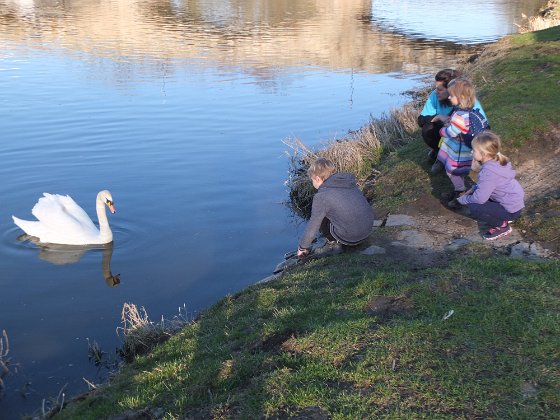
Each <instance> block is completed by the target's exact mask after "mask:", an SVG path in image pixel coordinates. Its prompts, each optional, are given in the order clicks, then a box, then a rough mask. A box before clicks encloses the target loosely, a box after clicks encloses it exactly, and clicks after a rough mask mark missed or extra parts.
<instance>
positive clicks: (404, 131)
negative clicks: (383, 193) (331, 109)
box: [284, 100, 420, 217]
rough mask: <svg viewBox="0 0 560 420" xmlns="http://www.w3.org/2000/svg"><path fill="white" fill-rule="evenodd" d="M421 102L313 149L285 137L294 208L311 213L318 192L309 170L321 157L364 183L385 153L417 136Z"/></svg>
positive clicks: (300, 211) (291, 202) (339, 170)
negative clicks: (414, 133) (312, 203)
mask: <svg viewBox="0 0 560 420" xmlns="http://www.w3.org/2000/svg"><path fill="white" fill-rule="evenodd" d="M419 103H420V102H419V101H418V100H415V101H413V102H411V103H408V104H406V105H404V106H403V107H402V108H399V109H394V110H392V111H391V112H390V113H389V115H385V114H384V115H382V116H381V117H380V118H371V120H370V122H369V123H368V124H367V125H365V126H363V127H362V128H360V129H359V130H356V131H352V132H350V133H349V134H348V135H347V136H346V137H345V138H342V139H334V140H330V141H327V142H326V143H325V144H323V145H322V147H321V148H320V149H316V150H313V149H311V148H309V147H308V146H306V145H305V144H304V143H303V142H302V141H301V140H299V139H297V138H293V139H286V140H284V143H285V144H286V145H287V146H289V147H290V148H291V149H292V153H291V154H289V158H290V162H289V164H290V167H289V171H288V174H289V176H288V179H287V180H286V183H285V184H286V186H287V188H288V191H289V194H290V202H289V203H288V204H289V205H290V207H291V208H292V210H294V211H295V212H296V213H297V214H299V215H301V216H304V217H308V216H309V214H310V211H311V202H312V200H313V194H314V193H315V191H314V189H313V185H312V184H311V181H310V180H309V179H308V176H307V169H308V168H309V165H310V164H311V162H313V161H314V160H315V159H317V158H318V157H323V158H327V159H329V160H330V161H332V162H333V163H334V164H335V166H336V169H337V171H338V172H350V173H352V174H354V175H355V176H356V178H357V179H358V182H359V183H360V184H363V182H364V181H365V180H366V178H367V177H368V176H370V175H371V173H372V171H373V170H374V166H375V165H376V164H377V163H378V162H379V159H380V157H381V154H382V153H383V152H387V151H394V150H396V149H397V148H399V147H401V146H403V145H404V144H406V143H408V142H410V141H412V140H413V139H414V137H413V135H412V133H413V132H414V131H415V130H417V128H418V126H417V122H416V119H417V116H418V113H419V109H418V108H419Z"/></svg>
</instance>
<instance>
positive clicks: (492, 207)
mask: <svg viewBox="0 0 560 420" xmlns="http://www.w3.org/2000/svg"><path fill="white" fill-rule="evenodd" d="M467 207H468V208H469V210H470V212H471V217H472V218H473V219H476V220H480V221H481V222H484V223H486V224H487V225H489V226H492V227H493V226H501V225H502V223H503V222H505V221H514V220H517V219H519V216H521V210H518V211H516V212H515V213H510V212H509V211H507V210H506V209H505V208H504V207H503V206H502V205H501V204H500V203H497V202H495V201H487V202H486V203H483V204H476V203H470V204H467Z"/></svg>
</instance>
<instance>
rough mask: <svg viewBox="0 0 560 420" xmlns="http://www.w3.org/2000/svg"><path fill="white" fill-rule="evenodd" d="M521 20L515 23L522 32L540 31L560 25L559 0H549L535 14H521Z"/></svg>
mask: <svg viewBox="0 0 560 420" xmlns="http://www.w3.org/2000/svg"><path fill="white" fill-rule="evenodd" d="M522 17H523V22H522V23H521V24H516V25H517V27H518V28H519V32H520V33H522V34H525V33H528V32H535V31H540V30H543V29H548V28H552V27H553V26H558V25H560V1H558V0H550V1H549V2H548V4H547V6H546V7H545V8H544V9H543V10H541V11H540V13H539V14H538V15H537V16H531V17H527V16H525V15H522Z"/></svg>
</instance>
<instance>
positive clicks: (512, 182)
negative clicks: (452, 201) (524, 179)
mask: <svg viewBox="0 0 560 420" xmlns="http://www.w3.org/2000/svg"><path fill="white" fill-rule="evenodd" d="M524 195H525V194H524V192H523V188H522V187H521V184H519V182H517V180H516V179H515V171H514V170H513V168H512V166H511V163H510V162H508V163H507V164H506V165H505V166H502V165H500V163H499V162H498V161H496V160H489V161H488V162H485V163H484V164H483V165H482V169H481V170H480V173H479V174H478V180H477V183H476V186H475V188H474V191H473V193H472V194H469V195H463V196H462V197H459V198H458V199H457V201H458V202H459V203H461V204H471V203H475V204H484V203H486V202H487V201H488V200H492V201H495V202H497V203H499V204H501V205H502V207H503V208H504V209H506V210H507V211H508V212H509V213H515V212H517V211H519V210H521V209H522V208H523V207H525V203H524V201H523V198H524Z"/></svg>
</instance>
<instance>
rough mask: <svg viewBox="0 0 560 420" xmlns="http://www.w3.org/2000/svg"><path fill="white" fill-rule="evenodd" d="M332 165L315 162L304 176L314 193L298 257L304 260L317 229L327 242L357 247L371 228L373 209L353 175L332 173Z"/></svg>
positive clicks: (334, 169) (318, 160)
mask: <svg viewBox="0 0 560 420" xmlns="http://www.w3.org/2000/svg"><path fill="white" fill-rule="evenodd" d="M335 171H336V168H335V166H334V164H333V163H332V162H331V161H330V160H328V159H325V158H318V159H316V160H315V161H314V162H313V163H312V164H311V165H310V167H309V170H308V171H307V174H308V175H309V178H311V181H312V182H313V186H314V187H315V188H317V193H316V194H315V195H314V196H313V204H312V207H311V218H310V219H309V223H308V224H307V228H306V229H305V232H304V233H303V236H302V238H301V240H300V242H299V247H298V252H297V256H298V257H300V258H302V257H305V256H306V255H307V254H308V253H309V250H310V247H311V242H312V241H313V239H315V235H317V232H318V231H319V230H320V231H321V233H323V235H324V236H325V237H326V238H327V239H328V240H330V241H336V242H338V243H341V244H344V245H358V244H359V243H360V242H362V241H363V240H364V239H366V238H367V237H368V236H369V234H370V233H371V230H372V228H373V209H372V208H371V206H370V205H369V203H368V202H367V200H366V198H365V197H364V195H363V194H362V192H361V191H360V189H359V188H358V186H357V185H356V178H355V177H354V175H352V174H350V173H345V172H335Z"/></svg>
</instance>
